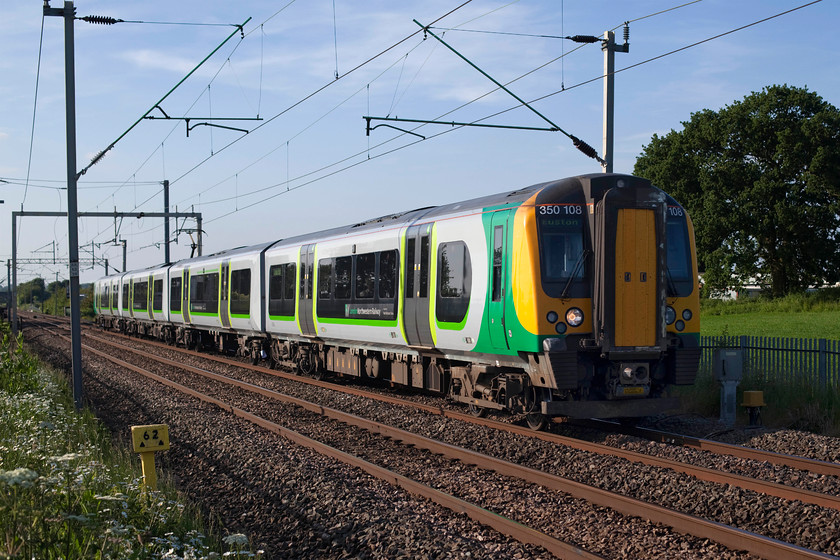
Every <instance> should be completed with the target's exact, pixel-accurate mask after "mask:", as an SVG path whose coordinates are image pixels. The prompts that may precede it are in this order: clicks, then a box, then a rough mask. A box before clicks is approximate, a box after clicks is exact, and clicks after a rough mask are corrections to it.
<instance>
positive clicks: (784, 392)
mask: <svg viewBox="0 0 840 560" xmlns="http://www.w3.org/2000/svg"><path fill="white" fill-rule="evenodd" d="M744 391H763V392H764V402H765V403H766V404H767V406H765V407H763V408H762V410H761V419H762V424H763V425H764V426H767V427H772V428H789V429H795V430H804V431H808V432H814V433H817V434H824V435H827V436H835V437H836V436H840V391H838V390H837V389H829V390H823V389H819V388H817V387H814V386H813V385H809V384H806V383H802V382H797V381H795V380H782V379H781V378H780V377H776V376H774V375H772V374H771V372H764V371H759V370H755V369H750V368H747V371H745V372H744V378H743V379H742V380H741V383H740V384H739V385H738V389H737V392H736V399H735V402H736V403H738V406H737V407H736V415H737V416H736V422H737V423H738V424H740V425H746V424H748V423H749V415H748V413H747V410H746V409H745V408H744V407H742V406H740V403H742V402H744ZM675 394H676V395H678V396H680V397H681V398H682V403H683V412H685V413H696V414H700V415H702V416H705V417H709V418H716V417H718V416H720V385H719V384H718V383H717V382H716V381H715V380H714V377H713V376H712V372H711V369H710V368H707V369H706V370H704V371H701V372H700V373H699V374H698V375H697V380H696V382H695V384H694V385H692V386H690V387H679V388H677V390H676V391H675Z"/></svg>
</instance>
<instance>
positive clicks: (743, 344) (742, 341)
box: [738, 334, 749, 371]
mask: <svg viewBox="0 0 840 560" xmlns="http://www.w3.org/2000/svg"><path fill="white" fill-rule="evenodd" d="M748 339H749V337H748V336H747V335H745V334H742V335H741V336H739V337H738V347H739V348H740V349H741V371H746V370H747V346H748V345H749V340H748Z"/></svg>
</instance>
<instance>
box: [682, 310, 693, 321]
mask: <svg viewBox="0 0 840 560" xmlns="http://www.w3.org/2000/svg"><path fill="white" fill-rule="evenodd" d="M682 316H683V319H685V320H686V321H691V317H693V315H692V314H691V309H683V312H682Z"/></svg>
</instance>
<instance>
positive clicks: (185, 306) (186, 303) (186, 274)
mask: <svg viewBox="0 0 840 560" xmlns="http://www.w3.org/2000/svg"><path fill="white" fill-rule="evenodd" d="M181 313H182V314H183V315H184V324H185V325H188V324H189V323H190V271H189V269H186V268H185V269H184V270H183V281H182V282H181Z"/></svg>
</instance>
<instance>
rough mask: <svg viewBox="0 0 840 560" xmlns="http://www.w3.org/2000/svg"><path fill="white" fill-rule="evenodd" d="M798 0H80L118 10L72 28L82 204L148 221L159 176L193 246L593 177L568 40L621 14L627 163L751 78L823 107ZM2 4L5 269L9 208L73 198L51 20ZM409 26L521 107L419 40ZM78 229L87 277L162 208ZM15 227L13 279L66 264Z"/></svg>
mask: <svg viewBox="0 0 840 560" xmlns="http://www.w3.org/2000/svg"><path fill="white" fill-rule="evenodd" d="M807 4H809V1H808V0H737V1H732V0H726V1H724V0H699V1H694V2H691V1H689V0H638V1H634V2H626V1H617V0H518V1H512V2H511V1H509V0H501V1H495V0H493V1H491V0H472V1H470V2H467V3H464V0H422V1H420V0H401V1H400V2H393V1H387V0H367V1H365V2H360V1H358V0H356V1H348V0H280V1H278V2H267V1H265V0H262V1H253V0H241V1H238V2H229V1H219V0H210V1H208V0H204V1H202V2H197V1H194V0H178V1H177V2H171V1H170V2H161V1H157V0H148V1H145V2H106V1H101V0H100V1H94V0H89V1H87V0H77V1H76V2H75V8H76V14H77V16H78V17H83V16H88V15H96V16H108V17H113V18H117V19H122V20H124V22H122V23H117V24H115V25H96V24H91V23H88V22H85V21H79V20H77V21H76V22H75V25H74V34H75V41H74V49H75V57H74V60H75V112H76V152H77V163H76V165H77V170H79V171H81V170H83V169H86V171H85V173H84V175H82V176H81V177H80V179H79V183H78V191H77V196H78V211H79V212H114V211H115V210H116V211H117V212H132V213H139V212H163V209H164V200H163V187H162V183H163V181H164V180H168V181H169V184H170V207H171V208H170V209H171V211H173V212H174V211H175V210H176V209H177V211H179V212H200V213H201V216H202V220H203V224H202V229H203V238H202V243H203V252H204V254H205V255H207V254H210V253H213V252H217V251H221V250H225V249H230V248H234V247H239V246H245V245H252V244H259V243H263V242H267V241H272V240H276V239H281V238H285V237H291V236H294V235H298V234H303V233H308V232H313V231H318V230H321V229H328V228H331V227H336V226H340V225H345V224H352V223H357V222H361V221H364V220H367V219H370V218H374V217H377V216H382V215H386V214H390V213H394V212H400V211H405V210H410V209H414V208H419V207H425V206H434V205H440V204H448V203H452V202H457V201H461V200H468V199H471V198H476V197H479V196H484V195H488V194H494V193H501V192H505V191H511V190H515V189H518V188H521V187H525V186H529V185H532V184H535V183H540V182H544V181H549V180H555V179H560V178H563V177H568V176H571V175H577V174H582V173H596V172H599V171H600V170H601V168H600V165H599V164H598V162H597V161H595V160H593V159H591V158H588V157H587V156H586V155H584V154H582V153H581V152H580V151H578V150H577V149H576V148H575V147H574V146H573V144H572V142H571V140H570V139H569V137H568V136H567V135H565V134H564V132H565V133H567V134H569V135H574V136H576V137H578V138H580V139H581V140H583V141H585V142H586V143H588V144H589V145H591V146H592V147H593V148H595V150H596V151H597V152H598V154H599V155H600V154H603V147H602V126H603V124H602V122H603V79H602V76H603V68H604V54H603V52H602V50H601V45H600V42H597V43H594V44H579V43H575V42H572V41H570V40H565V39H562V37H566V36H573V35H588V36H598V37H602V36H603V34H604V32H606V31H608V30H614V31H615V33H616V41H617V42H618V43H621V42H622V41H623V25H624V23H625V22H629V31H630V48H629V52H627V53H622V52H619V53H616V54H615V68H616V74H615V106H614V109H615V145H614V171H616V172H621V173H631V172H632V171H633V165H634V162H635V160H636V158H637V157H638V155H639V154H640V153H641V152H642V150H643V148H644V146H645V145H646V144H647V143H649V142H650V139H651V137H652V136H653V135H654V134H659V135H663V134H667V133H668V132H669V131H671V130H680V129H681V128H682V125H681V123H682V122H684V121H687V120H689V119H690V118H691V114H692V113H694V112H697V111H701V110H704V109H711V110H718V109H721V108H723V107H725V106H727V105H729V104H731V103H733V102H735V101H739V100H741V99H743V98H744V97H745V96H747V95H749V94H750V93H752V92H758V91H761V90H762V88H764V87H766V86H769V85H773V84H788V85H791V86H796V87H807V88H808V90H810V91H813V92H816V93H817V94H818V95H820V96H821V97H822V98H823V99H824V100H825V101H827V102H829V103H831V104H833V105H835V106H840V68H838V62H837V61H838V60H840V56H838V55H840V53H838V51H840V46H838V45H840V41H838V40H837V38H836V32H837V29H836V26H837V23H838V22H840V3H838V2H835V1H834V0H824V1H822V2H816V3H812V4H811V5H807ZM51 6H52V7H53V8H60V7H62V6H63V3H62V2H59V1H56V0H52V1H51ZM801 6H804V7H802V8H801V9H796V8H799V7H801ZM791 10H793V11H791ZM3 11H4V14H3V17H2V18H0V34H2V37H3V40H2V41H0V100H2V102H0V200H3V201H4V203H3V204H2V205H0V260H2V261H3V262H6V261H7V260H8V259H10V258H11V253H12V248H11V233H12V232H11V230H12V212H19V211H21V210H23V211H25V212H66V210H67V204H68V199H67V194H68V193H67V189H66V186H67V185H66V178H67V157H66V133H65V86H64V84H65V80H64V60H65V56H64V53H65V50H64V21H63V18H60V17H52V16H50V17H43V2H42V0H7V1H6V2H4V10H3ZM784 12H789V13H786V14H784V15H779V16H778V17H772V16H776V15H777V14H783V13H784ZM766 18H771V19H767V21H763V22H760V23H756V22H759V21H760V20H765V19H766ZM415 20H416V22H419V23H420V24H422V25H424V26H428V25H432V28H431V33H433V34H434V35H436V36H437V37H440V38H441V39H442V40H443V41H445V42H446V43H447V44H448V45H449V46H450V47H451V48H452V49H454V50H455V51H457V52H458V53H460V54H461V55H462V56H463V57H465V58H466V59H468V60H469V61H471V62H472V63H473V64H474V65H475V66H477V67H478V68H480V69H481V70H482V71H483V72H484V73H486V74H487V75H489V76H490V77H492V78H493V79H494V80H496V81H497V82H499V83H502V84H506V87H507V89H509V90H510V92H512V93H513V94H515V96H516V97H518V98H520V99H521V100H523V101H526V102H528V103H529V104H530V107H531V109H529V108H528V107H526V106H522V104H521V103H520V102H519V101H517V99H516V98H514V97H513V96H512V95H510V94H509V93H507V92H505V91H503V90H501V89H500V88H498V86H497V85H496V84H494V83H493V82H492V81H491V80H490V79H489V78H488V77H487V76H485V75H483V74H482V73H480V72H479V71H478V70H476V69H475V68H473V67H472V66H470V65H469V64H468V63H467V62H465V61H464V60H463V59H461V58H460V57H459V56H458V55H457V54H456V53H455V52H453V51H452V50H450V49H449V48H447V47H446V46H445V45H444V44H443V43H442V42H440V41H439V40H438V39H435V38H434V37H433V36H432V35H431V34H430V35H427V36H426V37H425V38H424V34H423V32H422V30H421V27H420V25H418V23H416V22H415ZM754 23H756V24H755V25H751V24H754ZM242 24H244V25H242ZM237 26H241V27H237ZM745 26H747V27H745ZM742 27H745V28H744V29H740V30H737V29H739V28H742ZM734 30H737V31H734ZM733 31H734V32H733ZM730 32H731V33H730ZM220 45H221V46H220ZM214 51H215V52H214ZM674 51H676V52H674ZM211 53H213V54H212V56H209V58H208V55H211ZM669 53H670V54H669ZM205 58H206V60H205ZM202 61H204V62H203V64H200V63H202ZM199 65H200V66H199ZM188 75H189V77H187V76H188ZM185 78H186V79H185ZM176 86H177V87H176ZM36 92H37V94H36ZM156 105H157V106H158V108H155V106H156ZM532 109H533V110H532ZM144 115H149V116H154V117H156V118H155V119H141V117H143V116H144ZM166 116H168V117H170V118H169V120H167V119H165V118H164V117H166ZM364 116H371V117H389V118H400V119H417V120H428V121H434V120H437V121H444V122H453V121H454V122H464V123H472V122H481V123H485V124H494V125H503V126H508V127H531V128H551V127H554V126H556V127H557V128H560V129H562V131H563V132H559V131H555V132H550V131H540V130H521V129H512V128H488V127H480V128H479V127H460V126H451V125H441V124H426V125H420V124H413V123H406V122H395V121H383V120H373V121H372V122H371V126H372V127H374V126H376V125H390V126H391V127H396V128H390V127H389V126H379V127H378V128H375V129H373V130H371V131H370V133H369V134H367V133H366V127H365V123H366V121H365V119H363V117H364ZM184 119H189V121H186V120H184ZM210 119H215V120H210ZM231 119H241V120H231ZM211 125H212V126H211ZM188 127H189V130H188ZM222 127H227V128H222ZM237 129H238V130H237ZM245 131H247V133H246V132H245ZM407 131H410V132H411V133H409V132H407ZM117 139H119V141H118V142H116V144H114V146H113V148H111V149H110V150H108V152H107V153H106V155H105V156H104V157H103V158H102V159H101V160H100V161H99V162H98V163H96V164H95V165H92V166H90V165H89V164H90V162H91V160H92V159H93V158H94V157H95V156H96V155H97V154H98V153H100V152H101V151H103V150H105V149H106V148H107V147H108V146H110V145H111V144H112V143H114V141H115V140H117ZM658 186H660V187H661V188H663V189H664V190H666V191H667V190H668V186H667V185H658ZM78 228H79V245H80V252H79V256H80V258H81V259H82V266H81V273H80V275H81V278H80V279H81V281H82V282H83V283H84V282H90V281H93V280H95V279H96V278H98V277H100V276H102V275H103V274H104V273H105V267H104V259H108V263H109V265H110V268H109V271H110V272H111V273H113V272H114V271H115V270H121V269H122V260H123V245H122V243H121V241H122V240H125V246H126V261H127V268H128V269H129V270H133V269H139V268H144V267H147V266H152V265H155V264H157V263H160V262H163V260H164V248H163V242H164V229H163V219H162V218H148V217H143V218H136V217H123V218H117V219H116V220H115V219H114V218H113V217H109V218H91V217H81V218H80V219H79V226H78ZM195 229H196V224H195V222H194V221H193V220H190V219H186V220H184V219H181V220H177V222H176V220H174V219H173V220H172V221H171V232H172V234H171V239H172V244H171V245H170V247H171V260H173V261H175V260H180V259H184V258H189V257H190V255H191V252H192V250H193V249H192V247H191V243H192V242H194V241H195V240H196V239H195V237H196V234H195V233H194V230H195ZM17 233H18V235H17V247H18V253H17V257H18V258H19V259H28V260H30V261H31V260H35V259H47V260H49V261H50V262H48V263H47V264H31V263H27V262H21V264H19V266H18V282H23V281H26V280H28V279H31V278H34V277H37V276H40V277H43V278H46V279H47V281H48V282H49V281H54V280H55V279H56V278H58V279H59V280H61V279H66V278H67V277H68V265H67V258H68V255H69V253H68V227H67V220H66V218H55V217H35V216H23V217H20V218H19V219H18V223H17ZM191 234H192V239H191ZM53 256H55V257H56V259H57V260H56V262H55V264H53V263H52V262H51V261H52V259H53ZM62 259H63V260H62ZM94 262H95V265H94V264H93V263H94ZM6 276H7V275H6V274H0V285H2V286H5V285H6Z"/></svg>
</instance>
